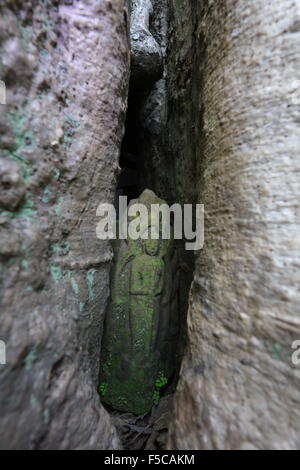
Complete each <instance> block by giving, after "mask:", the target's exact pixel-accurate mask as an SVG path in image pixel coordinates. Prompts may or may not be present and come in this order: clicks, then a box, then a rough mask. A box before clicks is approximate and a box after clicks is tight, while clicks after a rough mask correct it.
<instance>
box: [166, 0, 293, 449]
mask: <svg viewBox="0 0 300 470" xmlns="http://www.w3.org/2000/svg"><path fill="white" fill-rule="evenodd" d="M170 8H171V12H172V15H173V17H174V19H173V25H174V26H173V27H174V31H173V33H172V34H173V40H174V41H175V43H176V47H175V49H174V54H175V62H174V67H176V74H177V83H180V81H183V80H190V79H192V80H197V79H198V80H199V82H198V90H199V95H198V96H197V95H195V97H194V100H196V102H195V101H194V104H195V103H196V104H197V106H199V111H198V112H199V113H201V114H202V119H203V132H202V133H199V128H198V130H197V129H196V130H195V132H196V135H195V137H194V139H193V142H195V143H196V144H197V145H196V147H195V155H197V149H200V152H201V160H199V162H200V171H201V178H199V180H198V188H197V189H198V201H199V202H200V203H204V204H205V212H206V229H205V247H204V249H203V251H201V252H200V253H198V255H197V260H196V272H195V277H194V282H193V286H192V291H191V295H190V309H189V315H188V333H189V347H188V351H187V353H186V356H185V360H184V363H183V366H182V370H181V378H180V383H179V386H178V392H177V397H176V400H175V409H174V418H173V422H172V429H171V433H170V440H169V446H170V448H174V447H175V448H179V449H199V448H200V449H245V448H250V449H251V448H259V449H261V448H266V449H279V448H281V449H295V448H299V445H300V411H299V410H300V406H299V405H300V403H299V402H300V396H299V385H300V384H299V380H300V370H299V368H298V369H297V368H296V367H295V366H293V365H292V362H291V354H292V349H291V343H292V341H293V340H295V339H299V338H300V320H299V313H300V311H299V281H300V275H299V261H300V260H299V252H300V239H299V233H300V230H299V215H300V211H299V189H300V188H299V186H300V183H299V158H298V153H299V147H300V128H299V119H300V101H299V93H298V98H297V94H296V93H295V92H296V88H297V87H299V79H300V59H299V52H298V51H299V48H300V28H299V24H300V7H299V3H298V2H296V1H292V0H285V1H283V0H279V1H277V2H266V1H264V0H257V1H255V2H252V1H244V0H218V1H214V2H210V1H201V2H194V1H190V0H172V1H171V2H170ZM196 15H198V18H199V22H198V25H197V24H196V27H195V29H194V30H192V29H191V25H192V24H193V23H192V17H195V16H196ZM175 28H177V30H176V29H175ZM192 39H193V46H192V47H191V48H190V52H189V51H187V50H186V48H187V47H188V43H189V41H190V42H191V41H192ZM180 45H182V47H181V48H180V47H179V46H180ZM197 51H200V52H201V56H200V63H199V67H198V71H197V70H194V72H193V68H194V65H191V64H195V56H196V55H197ZM196 62H197V60H196ZM174 73H175V72H174ZM193 73H196V74H197V75H196V77H195V76H194V78H193ZM298 91H299V90H298ZM178 93H180V90H178ZM187 106H188V105H187ZM195 109H196V108H195ZM201 110H202V111H201ZM186 117H187V116H186V113H185V111H184V109H183V115H182V118H181V119H182V141H185V140H187V135H188V134H189V133H190V132H191V129H190V122H191V121H192V117H191V120H190V121H189V120H188V119H186ZM196 122H197V121H196ZM175 125H176V123H175ZM197 134H198V137H197ZM176 145H177V148H179V144H178V143H177V144H176ZM188 148H190V146H189V147H188ZM183 152H184V148H183ZM197 158H198V157H197ZM182 170H183V169H182Z"/></svg>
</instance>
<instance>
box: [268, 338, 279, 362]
mask: <svg viewBox="0 0 300 470" xmlns="http://www.w3.org/2000/svg"><path fill="white" fill-rule="evenodd" d="M264 343H265V347H266V350H267V351H268V353H269V354H270V356H271V357H272V358H273V359H276V360H280V359H281V345H280V344H278V343H272V342H271V341H269V340H266V341H265V342H264Z"/></svg>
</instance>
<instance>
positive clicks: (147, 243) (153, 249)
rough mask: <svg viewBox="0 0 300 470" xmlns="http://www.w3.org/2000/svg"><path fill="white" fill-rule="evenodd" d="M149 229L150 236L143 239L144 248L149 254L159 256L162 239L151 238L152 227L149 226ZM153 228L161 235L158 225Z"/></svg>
mask: <svg viewBox="0 0 300 470" xmlns="http://www.w3.org/2000/svg"><path fill="white" fill-rule="evenodd" d="M148 229H149V236H148V238H147V239H145V240H143V245H144V250H145V253H147V255H149V256H157V255H158V253H159V248H160V240H159V239H157V240H156V239H154V238H151V227H148ZM152 230H154V232H156V234H157V235H158V236H159V231H158V229H157V228H156V227H155V228H154V229H153V228H152Z"/></svg>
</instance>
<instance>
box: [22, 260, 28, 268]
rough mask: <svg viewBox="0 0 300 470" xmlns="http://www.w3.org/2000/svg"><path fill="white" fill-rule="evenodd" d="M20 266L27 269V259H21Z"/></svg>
mask: <svg viewBox="0 0 300 470" xmlns="http://www.w3.org/2000/svg"><path fill="white" fill-rule="evenodd" d="M21 266H22V268H23V269H25V270H26V269H28V266H29V263H28V261H27V259H22V260H21Z"/></svg>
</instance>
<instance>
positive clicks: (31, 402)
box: [30, 393, 38, 406]
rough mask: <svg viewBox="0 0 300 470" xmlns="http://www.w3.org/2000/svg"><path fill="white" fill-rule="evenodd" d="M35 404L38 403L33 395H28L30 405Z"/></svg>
mask: <svg viewBox="0 0 300 470" xmlns="http://www.w3.org/2000/svg"><path fill="white" fill-rule="evenodd" d="M37 402H38V399H37V397H36V396H35V395H34V393H32V394H31V395H30V405H31V406H35V405H36V404H37Z"/></svg>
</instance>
